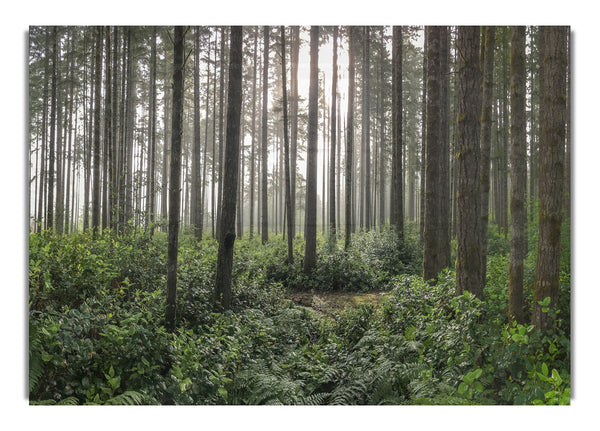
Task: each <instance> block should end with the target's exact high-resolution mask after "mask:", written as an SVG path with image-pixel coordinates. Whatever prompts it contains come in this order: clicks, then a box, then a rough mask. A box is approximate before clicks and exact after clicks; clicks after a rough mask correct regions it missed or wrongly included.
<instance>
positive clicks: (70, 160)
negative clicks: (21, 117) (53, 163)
mask: <svg viewBox="0 0 600 431" xmlns="http://www.w3.org/2000/svg"><path fill="white" fill-rule="evenodd" d="M72 41H73V39H71V41H70V43H71V47H72V46H73V45H72ZM73 69H74V67H73V59H72V58H71V61H70V64H69V81H70V82H69V102H68V106H67V108H68V117H66V121H65V125H66V131H65V133H66V134H67V137H66V139H67V151H66V153H65V158H66V159H67V166H66V172H67V179H66V192H65V196H66V202H65V233H67V234H68V233H69V232H70V231H71V220H72V218H71V217H70V211H71V207H72V201H71V179H72V177H73V175H72V170H73V168H72V167H71V165H72V164H73V167H74V165H75V163H74V157H73V110H74V105H75V101H74V96H75V90H74V87H75V85H74V83H73V81H74V80H73V74H74V72H73ZM75 130H77V129H75Z"/></svg>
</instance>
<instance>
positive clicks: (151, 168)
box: [146, 27, 157, 231]
mask: <svg viewBox="0 0 600 431" xmlns="http://www.w3.org/2000/svg"><path fill="white" fill-rule="evenodd" d="M156 37H157V30H156V27H152V34H151V36H150V83H149V85H150V92H149V93H150V94H149V99H150V100H149V110H150V113H149V114H150V118H149V119H148V139H149V142H150V148H149V149H148V151H149V153H148V186H147V189H146V226H147V225H148V224H150V223H153V222H154V213H155V211H156V204H155V196H156V192H155V188H156V185H155V184H156V174H155V171H156ZM152 231H154V228H152Z"/></svg>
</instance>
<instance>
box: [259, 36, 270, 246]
mask: <svg viewBox="0 0 600 431" xmlns="http://www.w3.org/2000/svg"><path fill="white" fill-rule="evenodd" d="M270 31H271V29H270V27H269V26H266V27H264V44H263V79H262V91H263V93H262V146H261V176H262V178H261V205H262V208H261V225H262V226H261V239H262V243H263V244H265V243H266V242H267V241H268V240H269V208H268V204H269V202H268V200H267V171H268V165H267V163H268V160H269V147H268V145H269V141H268V137H269V136H268V134H269V129H268V123H267V108H268V94H269V93H268V91H269V32H270Z"/></svg>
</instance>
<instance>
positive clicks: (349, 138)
mask: <svg viewBox="0 0 600 431" xmlns="http://www.w3.org/2000/svg"><path fill="white" fill-rule="evenodd" d="M353 33H354V27H351V26H350V27H348V114H347V115H348V120H347V121H348V122H347V124H346V154H345V166H344V173H345V199H344V200H345V208H344V223H345V232H344V235H345V240H344V248H345V249H346V250H348V248H349V247H350V235H351V233H352V231H353V227H352V191H353V189H352V184H353V182H352V177H353V174H354V163H353V154H354V73H355V68H354V52H353V49H354V35H353Z"/></svg>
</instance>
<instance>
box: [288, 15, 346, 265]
mask: <svg viewBox="0 0 600 431" xmlns="http://www.w3.org/2000/svg"><path fill="white" fill-rule="evenodd" d="M336 28H337V27H336ZM334 34H335V36H337V32H335V33H334ZM335 36H334V38H335ZM336 48H337V47H336V46H335V42H334V52H336ZM334 55H335V54H334ZM334 58H335V57H334ZM286 75H287V71H286V67H285V27H284V26H281V84H282V93H283V158H284V165H285V168H284V169H285V212H286V214H287V217H286V218H287V230H288V235H287V240H288V241H287V243H288V263H289V264H293V263H294V245H293V241H294V237H293V235H292V234H290V232H292V229H293V228H292V216H291V214H292V199H291V198H292V197H291V181H290V140H289V136H288V100H287V78H286Z"/></svg>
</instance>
